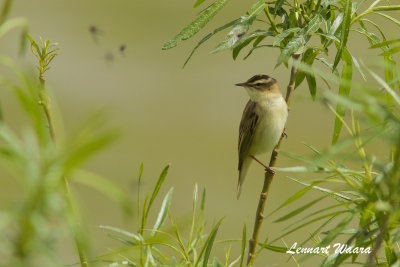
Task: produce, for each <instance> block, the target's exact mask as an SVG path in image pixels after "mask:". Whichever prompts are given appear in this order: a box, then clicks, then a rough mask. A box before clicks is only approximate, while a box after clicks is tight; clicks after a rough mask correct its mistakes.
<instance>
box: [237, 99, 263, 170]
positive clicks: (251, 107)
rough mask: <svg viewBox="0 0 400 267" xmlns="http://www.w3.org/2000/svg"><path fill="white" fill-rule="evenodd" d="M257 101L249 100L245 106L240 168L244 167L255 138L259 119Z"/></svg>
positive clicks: (240, 135) (242, 123)
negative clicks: (256, 110) (256, 108)
mask: <svg viewBox="0 0 400 267" xmlns="http://www.w3.org/2000/svg"><path fill="white" fill-rule="evenodd" d="M255 107H256V103H255V102H253V101H251V100H249V102H247V104H246V107H245V108H244V111H243V115H242V120H241V121H240V127H239V147H238V151H239V165H238V170H239V171H240V170H241V169H242V165H243V161H244V160H245V159H246V157H247V156H249V155H248V153H249V149H250V146H251V143H252V142H253V139H254V134H255V130H256V127H257V123H258V121H259V118H258V115H257V113H256V112H255Z"/></svg>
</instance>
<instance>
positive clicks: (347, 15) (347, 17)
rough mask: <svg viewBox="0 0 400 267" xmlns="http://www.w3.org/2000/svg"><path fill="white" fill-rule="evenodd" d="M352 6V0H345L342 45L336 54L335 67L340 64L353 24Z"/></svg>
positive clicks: (341, 35)
mask: <svg viewBox="0 0 400 267" xmlns="http://www.w3.org/2000/svg"><path fill="white" fill-rule="evenodd" d="M351 7H352V0H345V1H344V7H343V9H344V10H343V22H342V27H341V34H340V41H341V42H340V46H339V49H338V51H337V53H336V56H335V61H334V63H333V69H336V67H337V65H338V64H339V61H340V59H341V58H342V53H343V50H344V48H345V47H346V44H347V39H348V37H349V32H350V26H351Z"/></svg>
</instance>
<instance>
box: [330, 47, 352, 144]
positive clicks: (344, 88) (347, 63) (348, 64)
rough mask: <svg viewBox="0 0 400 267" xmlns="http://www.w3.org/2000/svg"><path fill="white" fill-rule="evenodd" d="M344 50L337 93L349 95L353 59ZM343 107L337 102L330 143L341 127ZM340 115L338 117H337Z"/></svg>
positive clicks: (333, 141) (333, 142) (335, 138)
mask: <svg viewBox="0 0 400 267" xmlns="http://www.w3.org/2000/svg"><path fill="white" fill-rule="evenodd" d="M343 50H344V52H343V53H342V59H343V61H344V65H343V69H342V75H341V78H340V85H339V95H340V96H349V94H350V87H351V79H352V77H353V59H352V57H351V55H350V53H349V52H348V50H347V49H346V48H344V49H343ZM345 112H346V110H345V108H344V106H343V105H341V104H340V103H338V104H337V105H336V114H337V115H336V118H335V125H334V129H333V137H332V144H335V143H336V142H337V141H338V139H339V136H340V131H341V129H342V120H341V118H343V116H344V115H345ZM339 117H340V118H339Z"/></svg>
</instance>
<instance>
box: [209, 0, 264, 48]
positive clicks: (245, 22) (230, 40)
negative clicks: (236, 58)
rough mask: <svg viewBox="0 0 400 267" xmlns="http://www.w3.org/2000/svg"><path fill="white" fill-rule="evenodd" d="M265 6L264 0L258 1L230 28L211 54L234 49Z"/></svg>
mask: <svg viewBox="0 0 400 267" xmlns="http://www.w3.org/2000/svg"><path fill="white" fill-rule="evenodd" d="M265 6H266V4H265V3H264V0H258V1H257V2H256V3H255V4H254V5H253V6H252V7H251V9H250V11H249V12H248V14H246V15H244V16H242V17H241V18H240V20H239V21H238V22H237V23H236V25H235V26H234V27H233V28H232V30H231V31H230V32H229V33H228V35H227V37H226V38H225V40H224V41H223V42H222V43H221V44H219V45H218V46H217V47H216V48H215V49H214V50H213V51H212V53H216V52H220V51H222V50H225V49H229V48H232V47H234V46H235V45H236V44H237V43H238V42H239V41H240V40H241V39H242V37H243V35H245V34H246V33H247V31H248V30H249V29H250V26H251V25H252V24H253V22H254V20H255V19H256V18H257V16H258V14H260V12H261V11H262V10H264V7H265Z"/></svg>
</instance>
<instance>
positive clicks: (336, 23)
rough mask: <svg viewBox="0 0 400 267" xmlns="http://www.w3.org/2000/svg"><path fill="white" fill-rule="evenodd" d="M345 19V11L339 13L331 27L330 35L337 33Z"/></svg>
mask: <svg viewBox="0 0 400 267" xmlns="http://www.w3.org/2000/svg"><path fill="white" fill-rule="evenodd" d="M342 21H343V13H339V15H338V16H337V17H336V19H335V20H334V21H333V23H332V26H331V27H330V28H329V32H328V35H335V33H336V31H337V29H338V28H339V26H340V24H342Z"/></svg>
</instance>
